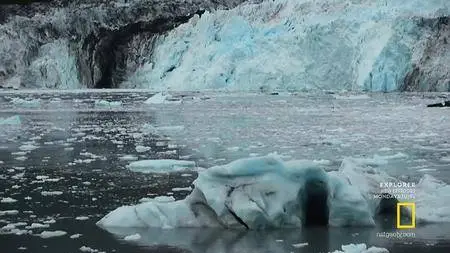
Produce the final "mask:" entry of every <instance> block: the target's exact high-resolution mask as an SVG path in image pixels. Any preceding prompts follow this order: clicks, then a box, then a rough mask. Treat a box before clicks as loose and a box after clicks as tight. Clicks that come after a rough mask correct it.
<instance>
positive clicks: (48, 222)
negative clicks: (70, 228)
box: [44, 219, 56, 224]
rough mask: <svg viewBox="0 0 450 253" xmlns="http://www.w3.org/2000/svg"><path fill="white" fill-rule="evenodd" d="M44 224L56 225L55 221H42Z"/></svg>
mask: <svg viewBox="0 0 450 253" xmlns="http://www.w3.org/2000/svg"><path fill="white" fill-rule="evenodd" d="M44 223H45V224H53V223H56V220H54V219H50V220H46V221H44Z"/></svg>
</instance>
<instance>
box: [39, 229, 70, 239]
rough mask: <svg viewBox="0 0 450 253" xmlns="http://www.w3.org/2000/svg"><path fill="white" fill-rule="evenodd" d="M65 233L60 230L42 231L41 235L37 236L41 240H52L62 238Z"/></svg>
mask: <svg viewBox="0 0 450 253" xmlns="http://www.w3.org/2000/svg"><path fill="white" fill-rule="evenodd" d="M66 234H67V232H65V231H62V230H55V231H42V233H40V234H39V236H40V237H41V238H43V239H47V238H52V237H58V236H64V235H66Z"/></svg>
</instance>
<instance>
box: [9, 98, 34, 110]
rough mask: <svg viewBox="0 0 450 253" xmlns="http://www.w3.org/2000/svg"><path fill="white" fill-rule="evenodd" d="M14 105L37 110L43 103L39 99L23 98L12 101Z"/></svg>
mask: <svg viewBox="0 0 450 253" xmlns="http://www.w3.org/2000/svg"><path fill="white" fill-rule="evenodd" d="M11 102H12V103H13V104H14V105H17V106H21V107H27V108H36V107H39V106H40V105H41V101H40V100H39V99H22V98H13V100H12V101H11Z"/></svg>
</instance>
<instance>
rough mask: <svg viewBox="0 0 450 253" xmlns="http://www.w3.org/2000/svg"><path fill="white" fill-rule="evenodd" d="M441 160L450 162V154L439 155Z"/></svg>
mask: <svg viewBox="0 0 450 253" xmlns="http://www.w3.org/2000/svg"><path fill="white" fill-rule="evenodd" d="M441 161H442V162H450V156H445V157H441Z"/></svg>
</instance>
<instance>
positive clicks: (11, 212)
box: [0, 210, 19, 216]
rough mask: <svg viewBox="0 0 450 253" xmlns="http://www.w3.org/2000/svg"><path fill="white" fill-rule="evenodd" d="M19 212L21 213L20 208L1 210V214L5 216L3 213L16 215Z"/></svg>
mask: <svg viewBox="0 0 450 253" xmlns="http://www.w3.org/2000/svg"><path fill="white" fill-rule="evenodd" d="M18 213H19V211H18V210H5V211H0V216H3V215H16V214H18Z"/></svg>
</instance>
